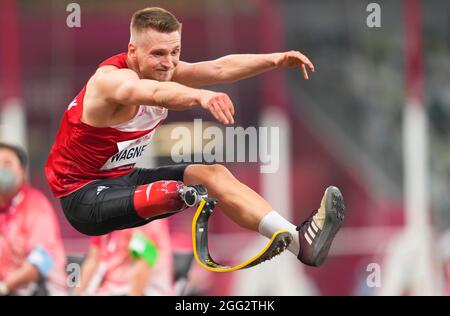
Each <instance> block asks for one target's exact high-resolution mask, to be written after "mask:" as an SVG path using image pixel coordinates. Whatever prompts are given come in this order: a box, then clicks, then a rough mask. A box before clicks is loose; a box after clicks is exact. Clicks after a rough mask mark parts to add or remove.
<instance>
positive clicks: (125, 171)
mask: <svg viewBox="0 0 450 316" xmlns="http://www.w3.org/2000/svg"><path fill="white" fill-rule="evenodd" d="M130 32H131V37H130V42H129V44H128V52H127V53H122V54H118V55H115V56H113V57H111V58H108V59H106V60H105V61H104V62H102V63H101V64H100V65H99V67H98V69H97V71H96V72H95V73H94V74H93V75H92V77H91V78H90V79H89V80H88V82H87V84H86V85H85V86H84V88H83V89H82V90H81V92H80V93H79V94H78V95H77V96H76V98H75V99H74V100H73V101H72V102H71V103H70V105H69V107H68V109H67V111H66V112H65V113H64V116H63V119H62V122H61V126H60V129H59V131H58V134H57V137H56V140H55V143H54V145H53V147H52V149H51V152H50V155H49V158H48V161H47V164H46V176H47V180H48V182H49V184H50V186H51V188H52V191H53V193H54V195H55V196H56V197H58V198H60V199H61V204H62V208H63V210H64V213H65V215H66V217H67V219H68V220H69V222H70V223H71V224H72V225H73V226H74V227H75V228H76V229H77V230H79V231H80V232H81V233H84V234H87V235H102V234H106V233H109V232H112V231H114V230H118V229H125V228H131V227H136V226H141V225H144V224H146V223H148V222H150V221H152V220H155V219H158V218H163V217H167V216H170V215H172V214H175V213H177V212H179V211H181V210H183V209H184V208H185V207H186V205H189V206H191V204H190V203H191V202H188V201H187V198H186V194H184V193H183V192H186V188H190V189H194V190H199V191H200V188H201V186H198V185H197V184H201V185H204V186H205V187H206V188H207V191H208V194H209V195H210V196H212V197H215V198H216V199H217V200H218V205H219V206H220V209H221V210H222V211H223V212H224V213H225V214H226V215H227V216H228V217H229V218H230V219H231V220H233V221H234V222H236V223H237V224H238V225H240V226H242V227H244V228H247V229H250V230H253V231H257V232H259V233H261V234H262V235H263V236H265V237H268V238H271V237H272V236H273V235H274V233H275V232H277V231H279V230H287V231H289V232H290V234H291V235H292V237H293V241H292V242H291V243H290V245H289V247H288V249H289V250H290V251H291V252H292V253H294V254H295V255H296V256H297V258H298V259H299V260H300V261H301V262H303V263H305V264H307V265H312V266H318V265H320V264H322V262H323V261H324V260H325V258H326V256H327V254H328V250H329V248H330V246H331V243H332V240H333V238H334V236H335V234H336V233H337V231H338V229H339V228H340V226H341V224H342V220H343V212H344V204H343V199H342V195H341V193H340V192H339V190H338V189H337V188H335V187H329V188H328V189H327V190H326V191H325V194H324V196H323V199H322V202H321V205H320V208H319V209H318V210H317V211H315V212H314V213H313V214H312V215H311V217H310V218H309V219H308V220H306V221H305V222H304V223H303V224H302V225H300V226H298V227H296V226H295V225H293V224H291V223H290V222H288V221H287V220H286V219H284V218H283V217H281V216H280V214H279V213H277V212H276V211H275V210H274V209H273V207H272V206H271V205H270V204H269V203H268V202H267V201H265V200H264V199H263V198H262V197H261V196H259V195H258V194H257V193H256V192H254V191H253V190H252V189H250V188H249V187H247V186H246V185H244V184H242V183H240V182H239V181H238V180H237V179H236V178H235V177H234V176H233V175H232V174H231V173H230V172H229V171H228V170H227V169H226V168H225V167H224V166H222V165H219V164H214V165H202V164H191V165H184V164H179V165H172V166H165V167H159V168H155V169H141V168H134V165H135V163H136V161H137V160H138V158H139V156H141V154H142V151H143V150H144V149H145V147H146V146H148V144H149V143H150V141H151V138H152V136H153V133H154V132H155V129H156V128H158V126H159V125H160V124H161V123H162V122H163V121H164V119H165V118H166V116H167V112H168V110H175V111H182V110H190V109H193V108H195V107H199V106H200V107H201V108H203V109H205V110H207V111H209V112H210V113H211V114H212V115H213V116H214V117H215V119H217V120H218V121H219V122H221V123H223V124H233V123H234V119H233V115H234V113H235V112H234V106H233V103H232V102H231V100H230V98H229V97H228V95H226V94H225V93H220V92H214V91H210V90H203V89H200V88H201V87H204V86H208V85H214V84H220V83H230V82H235V81H238V80H241V79H244V78H248V77H252V76H255V75H258V74H260V73H262V72H265V71H268V70H271V69H274V68H277V67H299V69H300V70H301V71H302V73H303V76H304V78H305V79H308V73H307V69H309V70H310V71H313V72H314V66H313V64H312V63H311V62H310V61H309V59H308V58H306V57H305V56H304V55H302V54H301V53H300V52H297V51H290V52H284V53H273V54H246V55H229V56H225V57H222V58H219V59H217V60H212V61H205V62H199V63H187V62H183V61H180V52H181V24H180V22H179V21H178V20H177V19H176V17H175V16H174V15H172V14H171V13H170V12H168V11H166V10H164V9H161V8H146V9H143V10H140V11H137V12H136V13H135V14H134V15H133V17H132V19H131V26H130ZM199 193H201V192H199Z"/></svg>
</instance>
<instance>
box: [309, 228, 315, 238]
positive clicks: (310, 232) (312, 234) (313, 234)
mask: <svg viewBox="0 0 450 316" xmlns="http://www.w3.org/2000/svg"><path fill="white" fill-rule="evenodd" d="M308 233H309V235H310V236H311V237H312V239H314V238H316V233H314V232H313V231H312V229H311V226H309V227H308Z"/></svg>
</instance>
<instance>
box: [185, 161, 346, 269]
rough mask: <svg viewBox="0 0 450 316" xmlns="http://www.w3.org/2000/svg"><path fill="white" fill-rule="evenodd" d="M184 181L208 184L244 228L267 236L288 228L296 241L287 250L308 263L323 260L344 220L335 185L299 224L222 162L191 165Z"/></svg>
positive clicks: (269, 236) (227, 211) (313, 263)
mask: <svg viewBox="0 0 450 316" xmlns="http://www.w3.org/2000/svg"><path fill="white" fill-rule="evenodd" d="M184 183H185V184H186V185H191V184H197V183H201V184H203V185H205V186H206V187H207V189H208V194H209V196H212V197H215V198H217V200H218V205H219V206H220V209H221V210H222V211H223V212H224V214H225V215H227V216H228V217H229V218H230V219H231V220H233V221H234V222H236V223H237V224H239V225H240V226H242V227H244V228H247V229H250V230H253V231H258V232H260V233H261V234H262V235H263V236H265V237H267V238H271V237H272V235H273V234H274V233H275V232H277V231H279V230H287V231H289V232H290V233H291V235H292V237H293V242H292V243H291V244H290V246H289V247H288V249H289V250H290V251H291V252H292V253H293V254H295V255H296V256H297V257H298V259H299V260H301V261H302V262H303V263H305V264H308V265H313V266H317V265H320V264H322V263H323V261H324V260H325V258H326V256H327V255H328V250H329V248H330V246H331V243H332V241H333V239H334V236H335V235H336V233H337V231H338V229H339V228H340V226H341V223H342V220H343V211H344V204H343V199H342V195H341V194H340V192H339V190H338V189H337V188H335V187H329V188H328V189H327V190H326V191H325V194H324V197H323V199H322V202H321V206H320V208H319V209H318V210H317V211H315V212H314V213H313V214H312V216H311V217H310V218H309V219H308V220H307V221H305V222H304V223H303V224H302V225H300V226H297V227H296V226H295V225H294V224H292V223H290V222H289V221H287V220H286V219H284V218H283V217H282V216H281V215H280V214H279V213H277V212H276V211H275V210H273V208H272V206H271V205H270V204H269V203H268V202H267V201H266V200H264V199H263V198H262V197H261V196H260V195H259V194H257V193H256V192H255V191H253V190H252V189H251V188H249V187H248V186H246V185H244V184H243V183H241V182H240V181H238V180H237V179H236V178H235V177H234V176H233V175H232V174H231V172H230V171H229V170H228V169H226V168H225V167H224V166H222V165H218V164H216V165H189V166H188V167H187V168H186V170H185V172H184Z"/></svg>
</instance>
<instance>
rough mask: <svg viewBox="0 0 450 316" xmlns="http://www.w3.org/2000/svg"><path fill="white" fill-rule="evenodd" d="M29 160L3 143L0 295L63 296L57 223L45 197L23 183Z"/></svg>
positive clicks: (0, 146) (62, 263) (0, 151)
mask: <svg viewBox="0 0 450 316" xmlns="http://www.w3.org/2000/svg"><path fill="white" fill-rule="evenodd" d="M26 164H27V157H26V154H25V152H24V151H23V150H22V149H20V148H18V147H15V146H11V145H8V144H5V143H0V296H3V295H38V294H40V295H65V294H67V292H66V273H65V269H64V268H65V262H66V257H65V254H64V248H63V245H62V241H61V236H60V230H59V224H58V221H57V218H56V216H55V213H54V210H53V208H52V206H51V204H50V203H49V201H48V200H47V198H46V197H45V196H44V195H43V194H42V193H41V192H39V191H38V190H36V189H34V188H32V187H30V186H29V185H27V184H26V183H25V169H26ZM38 290H39V291H38Z"/></svg>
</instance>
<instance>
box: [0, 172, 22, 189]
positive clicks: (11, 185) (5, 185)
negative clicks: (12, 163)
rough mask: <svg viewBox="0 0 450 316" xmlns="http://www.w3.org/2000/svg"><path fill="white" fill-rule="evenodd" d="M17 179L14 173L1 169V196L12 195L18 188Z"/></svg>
mask: <svg viewBox="0 0 450 316" xmlns="http://www.w3.org/2000/svg"><path fill="white" fill-rule="evenodd" d="M17 178H18V177H17V175H16V173H15V172H14V171H12V170H10V169H7V168H2V167H0V194H8V193H11V192H12V191H13V190H14V189H15V188H16V185H17V180H18V179H17Z"/></svg>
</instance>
